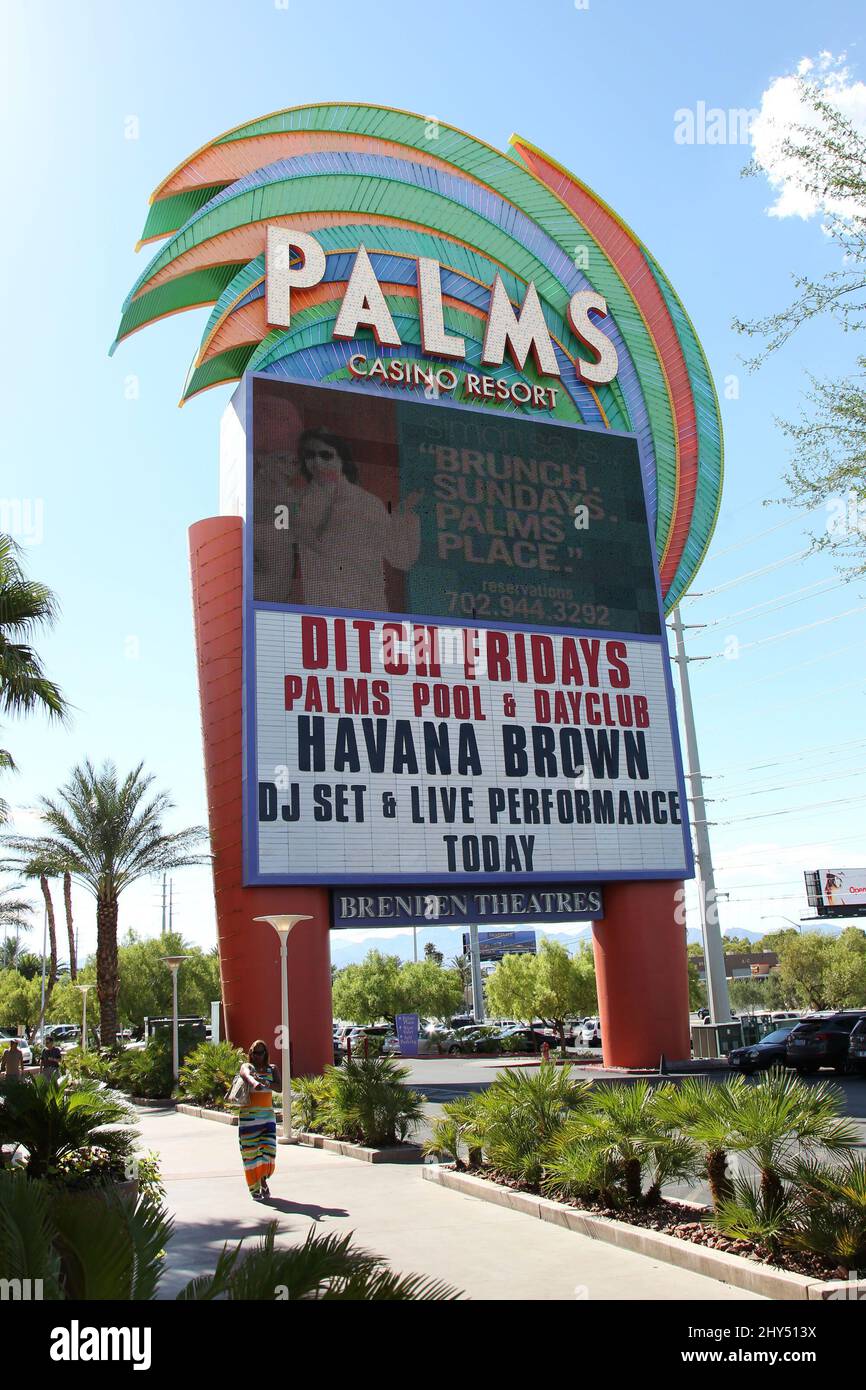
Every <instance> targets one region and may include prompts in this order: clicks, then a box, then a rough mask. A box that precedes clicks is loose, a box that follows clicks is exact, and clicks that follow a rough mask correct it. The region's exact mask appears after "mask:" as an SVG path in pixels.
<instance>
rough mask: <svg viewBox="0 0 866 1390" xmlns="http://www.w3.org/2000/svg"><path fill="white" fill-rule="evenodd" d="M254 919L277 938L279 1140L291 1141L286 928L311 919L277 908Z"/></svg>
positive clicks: (287, 944)
mask: <svg viewBox="0 0 866 1390" xmlns="http://www.w3.org/2000/svg"><path fill="white" fill-rule="evenodd" d="M254 920H255V921H256V922H270V924H271V926H272V927H273V929H274V931H275V932H276V933H277V936H278V937H279V938H280V1000H281V1015H282V1016H281V1019H280V1025H281V1026H280V1032H281V1039H280V1041H281V1043H282V1047H281V1054H282V1056H281V1067H280V1071H281V1074H282V1078H283V1132H282V1134H281V1136H280V1143H281V1144H291V1142H292V1059H291V1054H290V1052H289V932H290V931H291V930H292V927H295V926H297V924H298V922H311V921H312V920H313V919H312V917H311V916H310V914H309V913H305V912H279V913H277V914H276V915H275V916H273V917H256V918H255V919H254Z"/></svg>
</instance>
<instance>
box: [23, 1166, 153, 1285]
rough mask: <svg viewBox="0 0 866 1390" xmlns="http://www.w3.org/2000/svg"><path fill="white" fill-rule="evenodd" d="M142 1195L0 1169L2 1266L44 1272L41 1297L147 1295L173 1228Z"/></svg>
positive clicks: (33, 1274)
mask: <svg viewBox="0 0 866 1390" xmlns="http://www.w3.org/2000/svg"><path fill="white" fill-rule="evenodd" d="M171 1229H172V1223H171V1221H170V1219H169V1217H168V1215H167V1213H166V1212H165V1211H164V1210H162V1209H161V1208H158V1207H155V1206H154V1205H153V1204H152V1203H151V1202H150V1201H149V1200H148V1199H147V1198H144V1197H139V1198H138V1200H137V1201H133V1200H132V1199H131V1198H129V1197H121V1196H120V1195H119V1194H117V1193H112V1192H107V1193H98V1194H96V1193H94V1194H92V1195H91V1194H89V1193H87V1192H83V1193H81V1192H75V1193H69V1192H64V1191H62V1190H59V1189H58V1188H57V1186H56V1185H55V1184H53V1183H50V1182H45V1181H43V1180H40V1179H33V1180H28V1178H27V1177H25V1175H24V1174H23V1173H21V1172H17V1173H0V1269H2V1270H3V1271H4V1273H5V1272H6V1271H7V1270H13V1269H14V1271H15V1273H16V1275H18V1277H20V1278H25V1279H41V1280H42V1281H43V1297H44V1298H46V1299H71V1300H76V1301H77V1300H79V1299H100V1300H101V1299H123V1300H128V1299H135V1300H138V1299H151V1298H153V1297H154V1296H155V1293H156V1289H157V1285H158V1283H159V1279H160V1276H161V1274H162V1270H163V1265H164V1261H163V1251H164V1249H165V1246H166V1245H167V1244H168V1240H169V1237H170V1235H171Z"/></svg>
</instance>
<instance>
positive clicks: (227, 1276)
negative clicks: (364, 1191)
mask: <svg viewBox="0 0 866 1390" xmlns="http://www.w3.org/2000/svg"><path fill="white" fill-rule="evenodd" d="M276 1231H277V1226H276V1222H274V1223H273V1224H272V1225H271V1226H269V1228H268V1230H267V1232H266V1233H265V1235H264V1236H263V1237H262V1239H261V1240H260V1241H258V1242H257V1243H256V1245H254V1246H253V1248H252V1249H251V1250H249V1251H248V1252H246V1253H243V1251H242V1247H241V1245H237V1246H236V1247H235V1248H234V1250H229V1248H228V1246H225V1247H224V1248H223V1251H222V1254H221V1255H220V1257H219V1259H218V1260H217V1266H216V1269H215V1270H214V1272H213V1274H204V1275H202V1276H201V1277H200V1278H198V1279H193V1280H192V1281H191V1282H190V1283H189V1284H187V1286H186V1288H185V1289H183V1290H182V1291H181V1292H180V1293H179V1294H178V1298H179V1299H181V1300H184V1301H187V1302H189V1301H191V1300H195V1301H198V1302H202V1301H206V1300H210V1299H214V1298H220V1299H230V1300H234V1301H240V1300H243V1301H257V1302H262V1301H266V1300H270V1301H273V1300H274V1299H276V1300H277V1301H279V1302H283V1301H295V1300H297V1301H308V1302H309V1301H313V1300H316V1301H319V1300H338V1299H339V1300H344V1301H345V1300H350V1299H351V1300H359V1301H360V1300H363V1301H364V1302H406V1301H418V1300H422V1299H423V1300H432V1301H436V1302H451V1301H453V1300H455V1299H457V1298H459V1297H460V1294H459V1293H458V1292H457V1291H456V1290H455V1289H452V1288H450V1287H449V1286H448V1285H447V1284H443V1283H441V1282H439V1281H438V1280H434V1279H425V1278H423V1277H421V1276H419V1275H414V1274H408V1275H405V1274H404V1275H400V1274H395V1273H394V1272H393V1271H392V1270H390V1269H389V1268H388V1266H387V1265H386V1264H385V1262H384V1260H382V1259H381V1258H380V1257H379V1256H378V1255H371V1254H370V1253H369V1251H367V1250H361V1249H360V1248H359V1247H358V1246H356V1245H353V1244H352V1236H351V1234H350V1235H342V1236H338V1235H329V1236H317V1235H316V1234H315V1232H314V1231H310V1233H309V1235H308V1236H307V1238H306V1240H305V1241H304V1243H303V1245H296V1246H292V1247H289V1248H288V1249H286V1248H280V1249H277V1247H276V1245H275V1240H274V1237H275V1235H276Z"/></svg>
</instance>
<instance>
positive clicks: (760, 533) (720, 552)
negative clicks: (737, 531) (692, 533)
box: [705, 503, 800, 564]
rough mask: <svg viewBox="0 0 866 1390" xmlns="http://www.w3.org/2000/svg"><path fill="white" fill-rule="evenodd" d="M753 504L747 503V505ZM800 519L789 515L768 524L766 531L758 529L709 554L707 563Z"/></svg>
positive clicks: (743, 547)
mask: <svg viewBox="0 0 866 1390" xmlns="http://www.w3.org/2000/svg"><path fill="white" fill-rule="evenodd" d="M751 505H753V504H752V503H746V506H751ZM743 510H744V508H743V507H740V508H738V511H743ZM732 515H733V516H736V515H737V512H733V513H732ZM799 520H800V518H799V516H789V517H787V518H786V519H785V520H784V521H779V522H777V523H776V525H775V526H768V527H767V529H766V530H765V531H756V532H755V534H754V535H753V536H747V537H746V539H745V540H742V541H735V542H734V544H733V545H728V546H726V547H725V549H724V550H716V551H715V552H714V553H713V554H712V555H708V556H707V558H706V561H705V564H711V563H712V561H713V560H721V558H722V556H723V555H733V553H734V551H735V550H745V548H746V546H748V545H753V544H754V543H755V541H762V540H763V539H764V537H765V536H772V535H773V534H774V532H776V531H781V530H783V528H784V527H785V526H793V524H794V522H795V521H799Z"/></svg>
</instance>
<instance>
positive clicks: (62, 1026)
mask: <svg viewBox="0 0 866 1390" xmlns="http://www.w3.org/2000/svg"><path fill="white" fill-rule="evenodd" d="M80 1032H81V1029H80V1027H79V1026H78V1024H77V1023H51V1024H49V1026H48V1027H47V1028H46V1029H45V1041H46V1042H49V1041H50V1042H53V1043H58V1044H59V1045H61V1046H62V1044H63V1043H66V1042H77V1040H78V1036H79V1034H80Z"/></svg>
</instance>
